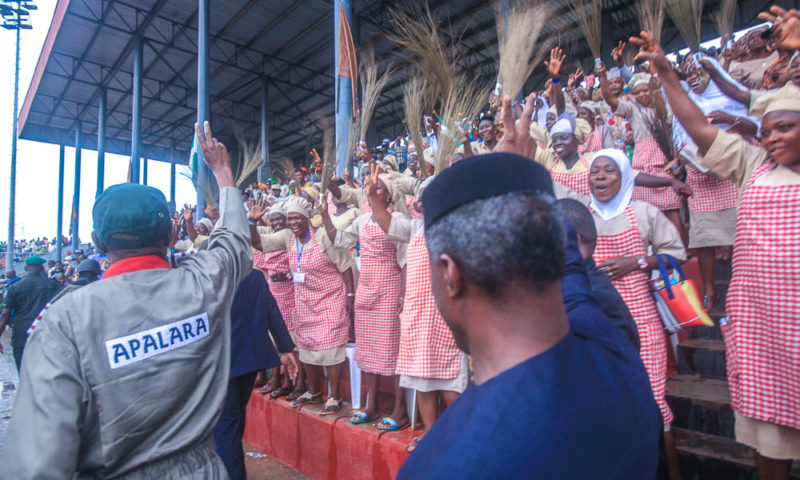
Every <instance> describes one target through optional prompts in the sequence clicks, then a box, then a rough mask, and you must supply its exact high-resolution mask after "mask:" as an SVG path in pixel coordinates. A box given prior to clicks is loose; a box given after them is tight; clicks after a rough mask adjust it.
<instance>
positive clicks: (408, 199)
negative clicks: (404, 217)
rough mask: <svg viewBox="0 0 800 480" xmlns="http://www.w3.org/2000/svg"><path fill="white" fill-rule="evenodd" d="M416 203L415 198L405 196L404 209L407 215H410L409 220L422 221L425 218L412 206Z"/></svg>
mask: <svg viewBox="0 0 800 480" xmlns="http://www.w3.org/2000/svg"><path fill="white" fill-rule="evenodd" d="M416 203H417V198H416V197H414V196H412V195H406V208H407V209H408V214H409V215H411V218H417V219H419V220H422V219H423V218H424V217H425V216H424V215H423V214H422V212H420V211H419V210H417V209H416V207H415V206H414V205H415V204H416Z"/></svg>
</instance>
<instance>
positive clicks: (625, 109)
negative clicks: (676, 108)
mask: <svg viewBox="0 0 800 480" xmlns="http://www.w3.org/2000/svg"><path fill="white" fill-rule="evenodd" d="M614 113H616V114H617V115H619V116H621V117H623V118H625V119H626V120H628V122H629V123H630V124H631V130H633V142H634V143H636V142H641V141H642V140H645V139H648V138H650V137H652V136H653V134H652V133H650V127H649V126H648V123H647V122H648V120H649V121H652V119H653V117H655V114H656V111H655V109H654V108H648V107H643V106H641V105H639V104H638V103H634V102H629V101H627V100H620V101H619V105H617V109H616V110H614Z"/></svg>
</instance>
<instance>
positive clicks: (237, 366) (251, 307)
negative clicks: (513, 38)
mask: <svg viewBox="0 0 800 480" xmlns="http://www.w3.org/2000/svg"><path fill="white" fill-rule="evenodd" d="M268 332H269V333H272V338H274V339H275V343H276V344H277V345H278V350H280V352H281V353H288V352H291V351H292V350H293V349H294V343H293V342H292V339H291V337H289V331H288V330H287V329H286V324H285V323H284V322H283V316H282V315H281V312H280V310H278V303H277V302H276V301H275V297H273V296H272V292H270V291H269V285H267V281H266V280H265V279H264V274H263V273H261V271H260V270H256V269H253V271H252V272H250V274H249V275H247V276H246V277H245V278H244V280H242V283H240V284H239V289H238V290H237V291H236V296H235V297H234V298H233V307H232V308H231V378H234V377H238V376H239V375H244V374H245V373H250V372H255V371H257V370H264V369H266V368H272V367H277V366H278V365H280V364H281V361H280V358H279V357H278V353H277V352H276V351H275V346H274V345H273V344H272V341H271V340H270V339H269V335H268V334H267V333H268Z"/></svg>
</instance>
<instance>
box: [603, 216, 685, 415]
mask: <svg viewBox="0 0 800 480" xmlns="http://www.w3.org/2000/svg"><path fill="white" fill-rule="evenodd" d="M625 215H626V216H627V217H628V223H629V224H630V228H629V229H628V230H626V231H624V232H622V233H619V234H616V235H598V236H597V249H596V250H595V252H594V259H595V261H596V262H597V263H600V262H601V261H602V260H605V259H607V258H612V257H639V256H646V255H647V252H646V251H645V247H644V242H642V237H641V236H640V234H639V228H638V227H637V225H636V217H635V215H634V214H633V208H632V207H631V206H630V205H628V206H627V207H626V208H625ZM613 283H614V287H615V288H616V289H617V291H618V292H619V294H620V296H622V299H623V300H624V301H625V305H627V306H628V310H630V311H631V315H632V316H633V319H634V320H635V321H636V328H637V330H638V331H639V341H640V342H641V348H640V350H639V355H640V356H641V357H642V362H644V368H645V370H647V376H648V377H650V387H651V388H652V389H653V397H654V398H655V399H656V403H657V404H658V407H659V408H660V409H661V415H662V417H663V418H664V424H665V425H669V424H671V423H672V420H673V416H672V411H671V410H670V409H669V405H667V401H666V399H665V398H664V395H665V393H666V389H667V344H666V341H665V339H664V327H663V325H662V323H661V317H659V315H658V310H656V303H655V300H654V299H653V294H652V293H651V291H650V283H649V281H648V276H647V273H645V272H644V271H643V270H637V271H635V272H632V273H629V274H627V275H625V276H624V277H622V278H620V279H618V280H614V282H613Z"/></svg>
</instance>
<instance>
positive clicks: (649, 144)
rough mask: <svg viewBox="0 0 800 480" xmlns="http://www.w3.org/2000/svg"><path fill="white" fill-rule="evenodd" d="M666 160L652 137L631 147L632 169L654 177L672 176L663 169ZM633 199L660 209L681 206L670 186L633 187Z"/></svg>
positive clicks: (672, 208)
mask: <svg viewBox="0 0 800 480" xmlns="http://www.w3.org/2000/svg"><path fill="white" fill-rule="evenodd" d="M668 162H669V161H668V160H667V157H665V156H664V153H663V152H662V151H661V149H660V148H658V143H657V142H656V141H655V139H654V138H653V137H650V138H646V139H644V140H641V141H638V142H636V145H635V146H634V147H633V164H632V166H633V169H634V170H637V171H639V172H642V173H646V174H648V175H653V176H656V177H662V178H672V177H671V176H670V174H669V173H667V172H665V171H664V166H665V165H666V164H667V163H668ZM633 199H634V200H641V201H642V202H647V203H650V204H652V205H655V206H656V207H658V209H659V210H661V211H666V210H677V209H679V208H681V198H680V197H679V196H678V194H677V193H675V191H674V190H672V187H659V188H647V187H634V188H633Z"/></svg>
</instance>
